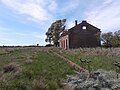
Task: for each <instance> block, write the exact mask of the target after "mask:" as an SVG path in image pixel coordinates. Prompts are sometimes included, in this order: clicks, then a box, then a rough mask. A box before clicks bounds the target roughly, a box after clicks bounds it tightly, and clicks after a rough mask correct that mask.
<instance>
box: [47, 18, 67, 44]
mask: <svg viewBox="0 0 120 90" xmlns="http://www.w3.org/2000/svg"><path fill="white" fill-rule="evenodd" d="M65 22H66V19H63V20H57V21H55V22H53V23H52V24H51V26H50V27H49V28H48V31H47V32H46V36H47V38H46V40H45V41H46V42H49V43H50V44H51V42H53V43H54V45H55V46H58V44H59V43H58V40H59V38H60V34H61V33H62V32H63V31H65Z"/></svg>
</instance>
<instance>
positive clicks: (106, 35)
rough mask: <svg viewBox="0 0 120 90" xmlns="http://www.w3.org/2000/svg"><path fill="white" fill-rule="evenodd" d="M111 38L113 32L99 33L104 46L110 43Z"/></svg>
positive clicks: (108, 45)
mask: <svg viewBox="0 0 120 90" xmlns="http://www.w3.org/2000/svg"><path fill="white" fill-rule="evenodd" d="M112 39H113V33H112V32H108V33H103V34H102V35H101V40H102V41H103V44H104V45H105V46H106V47H110V46H111V45H112V42H111V41H112Z"/></svg>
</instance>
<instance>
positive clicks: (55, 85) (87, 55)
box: [0, 47, 120, 90]
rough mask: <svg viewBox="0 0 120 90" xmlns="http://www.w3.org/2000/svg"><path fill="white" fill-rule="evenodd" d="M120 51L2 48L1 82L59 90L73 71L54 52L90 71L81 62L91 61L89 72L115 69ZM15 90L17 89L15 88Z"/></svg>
mask: <svg viewBox="0 0 120 90" xmlns="http://www.w3.org/2000/svg"><path fill="white" fill-rule="evenodd" d="M119 51H120V48H111V49H110V48H108V49H106V48H79V49H69V50H64V49H61V48H52V47H51V48H47V47H19V48H0V83H2V85H3V86H13V85H18V86H19V87H20V88H22V90H26V89H27V90H39V89H40V90H58V89H60V88H62V86H63V85H62V83H63V82H64V81H65V79H66V75H70V74H74V70H73V69H72V68H71V67H70V66H69V65H68V64H67V63H66V62H65V61H64V60H63V59H62V58H60V57H58V56H56V55H54V54H53V53H52V52H57V53H58V54H59V55H61V56H64V57H65V58H68V59H69V60H71V61H73V62H75V63H77V64H79V65H80V66H82V67H84V68H86V69H88V65H87V64H81V62H80V60H79V59H82V60H91V61H92V62H91V63H90V70H91V71H94V70H97V69H105V70H116V67H115V66H114V65H113V63H114V61H120V59H119V57H120V52H119ZM13 90H14V89H13Z"/></svg>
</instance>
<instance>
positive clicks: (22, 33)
mask: <svg viewBox="0 0 120 90" xmlns="http://www.w3.org/2000/svg"><path fill="white" fill-rule="evenodd" d="M64 18H66V19H67V22H66V28H68V29H69V28H71V27H72V26H74V21H75V20H78V23H80V22H81V21H82V20H87V21H88V23H91V24H92V25H94V26H96V27H98V28H100V29H101V31H102V32H103V33H104V32H109V31H112V32H114V31H117V30H120V0H0V46H2V45H36V44H37V43H38V44H39V45H45V44H46V42H45V38H46V36H45V32H46V31H47V30H48V28H49V26H50V25H51V23H52V22H54V21H56V20H58V19H64Z"/></svg>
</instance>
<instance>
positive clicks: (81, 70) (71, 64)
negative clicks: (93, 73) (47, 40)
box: [50, 50, 88, 72]
mask: <svg viewBox="0 0 120 90" xmlns="http://www.w3.org/2000/svg"><path fill="white" fill-rule="evenodd" d="M50 51H51V52H52V53H53V54H54V55H56V56H58V57H60V58H62V59H63V60H64V61H65V62H66V63H68V64H69V65H70V66H71V67H72V68H73V69H74V70H75V71H77V72H88V70H86V69H84V68H82V67H80V66H79V65H78V64H76V63H74V62H72V61H71V60H69V59H67V58H65V57H64V56H62V55H60V54H59V53H57V52H55V51H53V50H50Z"/></svg>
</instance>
